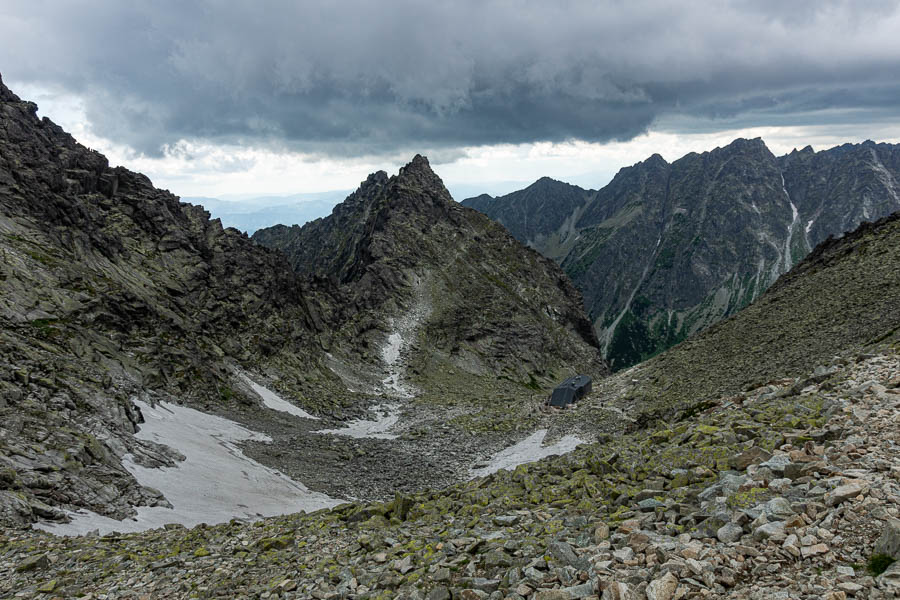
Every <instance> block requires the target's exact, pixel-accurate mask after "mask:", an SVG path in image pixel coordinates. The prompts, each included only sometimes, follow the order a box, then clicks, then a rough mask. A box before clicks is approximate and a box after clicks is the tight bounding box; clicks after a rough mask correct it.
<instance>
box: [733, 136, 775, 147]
mask: <svg viewBox="0 0 900 600" xmlns="http://www.w3.org/2000/svg"><path fill="white" fill-rule="evenodd" d="M725 149H733V150H753V149H765V150H768V149H769V147H768V146H766V143H765V142H764V141H763V139H762V138H761V137H755V138H736V139H735V140H734V141H733V142H731V143H730V144H728V145H727V146H725V147H724V148H723V150H725Z"/></svg>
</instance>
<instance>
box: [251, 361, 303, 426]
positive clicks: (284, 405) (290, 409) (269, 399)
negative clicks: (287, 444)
mask: <svg viewBox="0 0 900 600" xmlns="http://www.w3.org/2000/svg"><path fill="white" fill-rule="evenodd" d="M238 375H239V377H240V378H241V379H243V380H244V383H246V384H247V385H249V386H250V388H251V389H252V390H253V391H254V392H256V395H257V396H259V397H260V398H262V401H263V404H264V405H265V407H266V408H271V409H272V410H277V411H280V412H285V413H288V414H289V415H294V416H295V417H300V418H301V419H313V420H315V421H318V420H319V417H316V416H313V415H311V414H309V413H308V412H306V411H305V410H303V409H302V408H299V407H297V406H294V405H293V404H291V403H290V402H288V401H287V400H285V399H284V398H282V397H281V396H279V395H278V394H276V393H275V392H273V391H272V390H270V389H268V388H265V387H263V386H261V385H259V384H258V383H256V382H255V381H253V380H252V379H250V378H249V377H248V376H247V375H246V374H245V373H239V374H238Z"/></svg>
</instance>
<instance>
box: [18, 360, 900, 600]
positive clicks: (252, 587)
mask: <svg viewBox="0 0 900 600" xmlns="http://www.w3.org/2000/svg"><path fill="white" fill-rule="evenodd" d="M898 422H900V357H898V356H897V354H885V355H877V356H862V357H856V358H854V359H851V360H836V361H835V362H834V363H833V364H831V365H823V366H821V367H819V368H817V369H816V371H815V372H814V373H810V374H809V376H807V377H805V378H800V379H795V380H782V381H775V382H771V383H770V384H767V385H765V386H763V387H761V388H758V389H756V390H753V391H750V392H746V393H742V394H740V395H737V396H733V397H728V398H722V399H720V401H719V402H718V403H717V404H716V405H715V406H713V407H712V408H710V409H708V410H707V411H705V412H704V413H702V414H699V415H696V416H695V417H694V418H693V419H691V420H690V421H683V422H680V423H658V424H656V425H654V426H652V427H650V428H648V429H646V430H641V431H637V432H635V433H632V434H627V435H621V436H618V437H616V438H613V439H610V440H607V441H601V442H600V443H598V444H596V445H593V446H591V447H587V448H580V449H578V450H576V451H575V452H574V453H572V454H571V455H567V456H564V457H558V458H556V459H550V460H546V461H541V462H540V463H535V464H532V465H523V466H520V467H518V468H517V469H515V470H514V471H511V472H510V471H501V472H498V473H496V474H493V475H490V476H488V477H484V478H480V479H476V480H474V481H471V482H468V483H465V484H461V485H458V486H455V487H453V488H449V489H446V490H442V491H440V492H425V493H420V494H416V495H412V496H404V495H398V496H397V497H396V498H395V499H394V500H393V501H391V502H387V503H383V504H363V503H357V504H350V505H345V506H342V507H339V508H337V509H334V510H331V511H322V512H319V513H316V514H313V515H291V516H285V517H275V518H270V519H265V520H263V521H259V522H256V523H243V522H240V521H232V522H231V523H228V524H223V525H219V526H214V527H202V526H201V527H198V528H195V529H191V530H186V529H183V528H179V527H173V528H169V529H162V530H155V531H149V532H144V533H140V534H128V535H109V536H103V537H94V538H71V539H60V538H54V537H52V536H49V535H47V534H43V533H40V532H30V531H6V532H4V533H3V538H2V544H0V596H3V597H22V598H31V597H36V598H53V597H60V598H68V597H82V598H90V599H95V598H96V599H100V598H102V599H104V600H114V599H120V598H134V599H139V598H159V597H166V598H190V597H199V598H215V597H246V598H322V599H340V598H359V599H363V598H417V599H421V600H455V599H466V600H469V599H485V598H486V599H490V600H504V599H508V600H522V599H526V600H557V599H559V600H564V599H577V598H588V599H591V598H594V599H596V598H601V599H604V600H616V599H625V600H644V599H647V600H676V599H682V598H734V599H742V600H757V599H758V600H763V599H770V598H775V599H778V598H784V599H795V598H799V599H806V600H812V599H822V598H824V599H827V600H842V599H846V598H864V599H886V598H894V597H898V595H900V563H898V562H893V563H892V564H890V562H891V560H892V559H893V558H897V557H900V548H898V546H900V520H897V519H898V517H900V453H898V451H897V450H898V448H897V446H898V443H900V431H898V430H900V428H898V426H897V424H898ZM892 557H893V558H892ZM879 571H883V572H881V573H879Z"/></svg>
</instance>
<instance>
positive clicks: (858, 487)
mask: <svg viewBox="0 0 900 600" xmlns="http://www.w3.org/2000/svg"><path fill="white" fill-rule="evenodd" d="M868 491H869V484H868V483H866V482H864V481H851V482H850V483H845V484H844V485H841V486H838V487H836V488H834V489H833V490H831V491H830V492H828V493H826V494H825V504H827V505H828V506H837V505H838V504H840V503H842V502H845V501H847V500H850V499H851V498H856V497H857V496H859V495H860V494H865V493H866V492H868Z"/></svg>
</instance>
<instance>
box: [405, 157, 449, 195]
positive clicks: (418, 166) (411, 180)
mask: <svg viewBox="0 0 900 600" xmlns="http://www.w3.org/2000/svg"><path fill="white" fill-rule="evenodd" d="M391 180H392V181H396V182H397V183H398V184H401V185H402V186H405V187H411V188H417V189H420V190H422V191H429V192H434V193H435V195H438V196H446V199H447V200H452V198H451V197H450V192H448V191H447V188H446V187H445V186H444V182H443V181H442V180H441V178H440V177H438V175H437V173H435V172H434V171H432V170H431V165H430V164H429V163H428V159H427V158H425V157H424V156H422V155H421V154H416V155H415V156H414V157H413V159H412V160H411V161H410V162H409V163H407V165H406V166H404V167H401V169H400V172H399V173H398V174H397V176H396V177H392V178H391Z"/></svg>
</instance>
